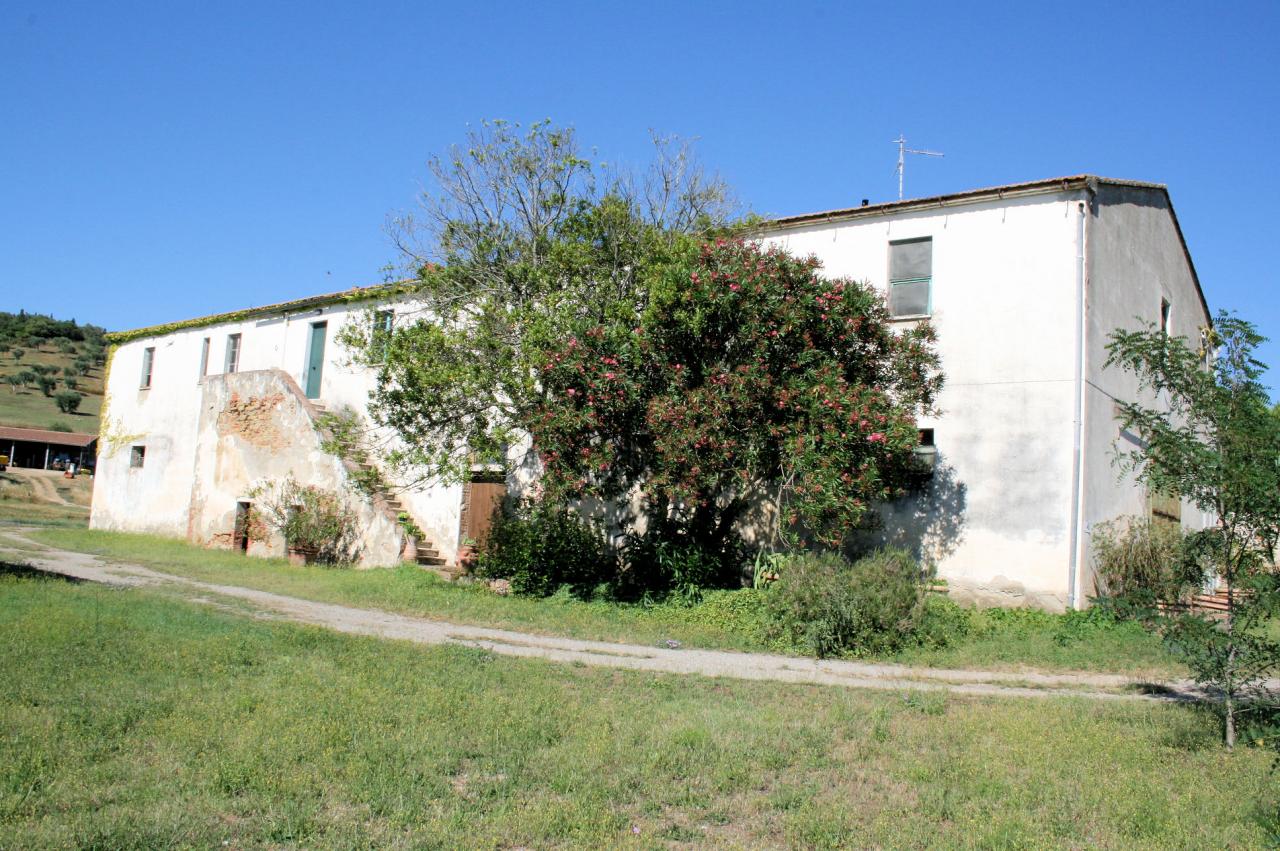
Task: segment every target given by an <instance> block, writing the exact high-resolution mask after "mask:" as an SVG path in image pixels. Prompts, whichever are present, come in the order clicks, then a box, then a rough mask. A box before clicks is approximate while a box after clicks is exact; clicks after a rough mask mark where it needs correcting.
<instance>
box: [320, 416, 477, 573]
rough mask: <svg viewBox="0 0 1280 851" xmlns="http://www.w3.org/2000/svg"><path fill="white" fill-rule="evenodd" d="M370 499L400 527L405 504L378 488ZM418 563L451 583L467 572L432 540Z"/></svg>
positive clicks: (356, 465)
mask: <svg viewBox="0 0 1280 851" xmlns="http://www.w3.org/2000/svg"><path fill="white" fill-rule="evenodd" d="M309 401H310V403H311V407H312V409H313V412H314V414H315V415H316V416H319V415H322V414H327V413H328V412H329V410H328V407H327V406H326V405H325V404H324V403H323V402H320V401H317V400H315V399H311V400H309ZM342 463H343V465H344V466H345V467H347V468H348V469H349V471H350V472H357V471H372V470H375V469H376V468H375V467H374V465H372V464H369V463H366V462H357V461H350V460H348V459H346V458H344V459H342ZM370 499H371V501H372V502H373V506H374V508H375V509H377V510H378V511H380V512H382V513H383V515H384V516H385V517H387V518H388V519H389V520H392V521H393V522H395V524H396V526H397V527H399V525H400V512H402V511H404V510H405V508H404V503H402V502H401V501H400V500H399V499H398V498H397V497H396V495H395V494H393V493H391V492H389V491H387V490H386V489H384V488H377V489H375V490H374V491H373V493H372V494H370ZM414 522H415V523H417V519H416V518H415V519H414ZM418 528H422V524H420V523H419V524H418ZM424 534H425V533H424ZM417 561H418V564H419V565H420V566H421V567H423V568H425V569H427V570H430V571H431V572H433V573H436V574H438V575H439V576H441V577H442V578H444V579H448V580H450V581H452V580H454V579H457V578H458V577H459V576H461V575H462V574H463V573H464V572H465V571H463V569H462V568H461V567H459V566H457V565H452V564H449V560H448V559H446V558H445V557H444V556H442V555H441V554H440V551H439V550H438V549H436V546H435V542H433V541H431V540H430V539H425V540H420V541H418V558H417Z"/></svg>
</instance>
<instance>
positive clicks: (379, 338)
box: [373, 310, 395, 361]
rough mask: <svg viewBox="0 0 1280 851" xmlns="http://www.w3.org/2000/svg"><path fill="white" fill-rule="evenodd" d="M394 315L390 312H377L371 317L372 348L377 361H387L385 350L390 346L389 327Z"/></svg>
mask: <svg viewBox="0 0 1280 851" xmlns="http://www.w3.org/2000/svg"><path fill="white" fill-rule="evenodd" d="M394 321H395V314H394V313H392V312H391V311H390V310H379V311H378V312H377V313H376V314H374V317H373V348H374V351H375V352H377V354H378V360H379V361H383V360H386V359H387V348H388V347H389V346H390V345H391V327H392V323H393V322H394Z"/></svg>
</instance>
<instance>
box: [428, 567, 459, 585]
mask: <svg viewBox="0 0 1280 851" xmlns="http://www.w3.org/2000/svg"><path fill="white" fill-rule="evenodd" d="M422 569H423V570H429V571H431V572H432V573H434V574H435V575H436V576H439V577H440V578H441V579H443V580H445V581H446V582H453V581H455V580H457V578H458V577H459V576H461V575H462V571H460V570H458V569H457V568H452V567H436V566H433V565H426V564H424V565H422Z"/></svg>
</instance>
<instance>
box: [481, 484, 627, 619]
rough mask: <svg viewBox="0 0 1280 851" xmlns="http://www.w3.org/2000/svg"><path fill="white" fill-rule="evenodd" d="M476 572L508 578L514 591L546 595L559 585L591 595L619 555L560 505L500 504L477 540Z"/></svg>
mask: <svg viewBox="0 0 1280 851" xmlns="http://www.w3.org/2000/svg"><path fill="white" fill-rule="evenodd" d="M475 569H476V574H477V575H479V576H480V577H482V578H485V579H506V580H507V581H509V582H510V583H511V590H512V591H513V592H514V593H516V594H526V595H530V596H538V597H545V596H547V595H550V594H554V593H555V592H556V591H557V590H559V588H560V587H561V586H568V587H569V589H570V591H571V592H572V593H573V595H574V596H576V597H580V598H584V599H585V598H589V597H591V596H592V595H594V594H595V592H596V589H597V588H598V587H599V586H600V585H602V584H608V583H612V582H614V581H615V579H616V578H617V573H618V570H617V559H616V558H615V557H614V554H613V551H612V550H611V549H610V548H609V547H608V545H607V544H606V543H605V540H604V535H603V534H602V533H601V532H600V530H598V529H596V528H595V527H594V526H592V524H591V523H589V522H588V521H587V520H585V519H584V518H582V517H581V516H580V515H578V514H577V513H575V512H572V511H569V510H566V509H564V508H560V507H555V506H549V505H539V506H535V507H531V506H527V505H524V506H519V507H516V508H511V507H505V506H504V507H503V508H500V509H498V511H497V512H496V513H495V515H494V521H493V526H492V528H491V529H490V530H489V534H488V536H487V537H486V538H485V540H483V541H480V542H479V554H478V556H477V559H476V568H475Z"/></svg>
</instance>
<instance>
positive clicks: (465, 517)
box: [462, 481, 507, 544]
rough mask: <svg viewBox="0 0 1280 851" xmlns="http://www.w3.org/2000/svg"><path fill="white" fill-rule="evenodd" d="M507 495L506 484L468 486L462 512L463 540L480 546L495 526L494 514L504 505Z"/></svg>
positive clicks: (486, 483) (472, 483) (475, 483)
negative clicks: (503, 501)
mask: <svg viewBox="0 0 1280 851" xmlns="http://www.w3.org/2000/svg"><path fill="white" fill-rule="evenodd" d="M506 495H507V485H506V483H505V482H491V481H490V482H484V481H479V482H470V483H469V484H468V485H467V502H466V505H465V506H463V512H462V538H463V540H464V541H471V542H473V543H475V544H480V543H482V542H483V541H484V539H485V538H486V537H488V535H489V529H490V528H492V526H493V513H494V512H495V511H497V510H498V508H499V507H500V506H501V505H502V500H503V498H504V497H505V496H506Z"/></svg>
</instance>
